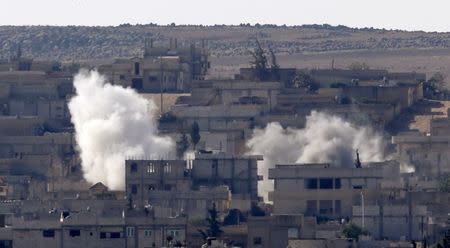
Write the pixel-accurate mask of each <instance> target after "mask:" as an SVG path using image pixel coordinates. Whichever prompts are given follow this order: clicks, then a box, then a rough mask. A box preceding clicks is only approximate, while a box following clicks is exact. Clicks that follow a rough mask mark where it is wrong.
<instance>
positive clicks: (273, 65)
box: [269, 48, 281, 80]
mask: <svg viewBox="0 0 450 248" xmlns="http://www.w3.org/2000/svg"><path fill="white" fill-rule="evenodd" d="M269 53H270V62H271V65H270V69H271V71H272V75H273V76H274V79H275V80H280V76H281V75H280V65H278V62H277V57H276V56H275V52H274V51H273V49H272V48H271V49H269Z"/></svg>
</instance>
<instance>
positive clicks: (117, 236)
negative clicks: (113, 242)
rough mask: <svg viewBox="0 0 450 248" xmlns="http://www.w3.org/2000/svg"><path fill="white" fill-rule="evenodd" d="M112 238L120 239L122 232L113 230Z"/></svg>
mask: <svg viewBox="0 0 450 248" xmlns="http://www.w3.org/2000/svg"><path fill="white" fill-rule="evenodd" d="M111 238H112V239H120V232H112V233H111Z"/></svg>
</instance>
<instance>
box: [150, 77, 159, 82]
mask: <svg viewBox="0 0 450 248" xmlns="http://www.w3.org/2000/svg"><path fill="white" fill-rule="evenodd" d="M148 81H150V82H151V83H154V82H157V81H158V78H157V77H155V76H150V77H148Z"/></svg>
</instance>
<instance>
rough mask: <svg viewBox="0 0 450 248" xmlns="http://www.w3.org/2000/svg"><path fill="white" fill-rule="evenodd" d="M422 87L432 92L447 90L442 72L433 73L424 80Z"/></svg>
mask: <svg viewBox="0 0 450 248" xmlns="http://www.w3.org/2000/svg"><path fill="white" fill-rule="evenodd" d="M424 87H425V89H426V90H427V91H431V92H432V93H433V94H436V93H440V92H445V91H447V89H446V88H445V76H444V74H442V73H440V72H437V73H435V74H433V76H431V78H430V79H428V81H427V82H425V85H424Z"/></svg>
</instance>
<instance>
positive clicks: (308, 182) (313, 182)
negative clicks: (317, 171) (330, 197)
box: [305, 178, 317, 189]
mask: <svg viewBox="0 0 450 248" xmlns="http://www.w3.org/2000/svg"><path fill="white" fill-rule="evenodd" d="M305 188H307V189H317V179H316V178H309V179H305Z"/></svg>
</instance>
